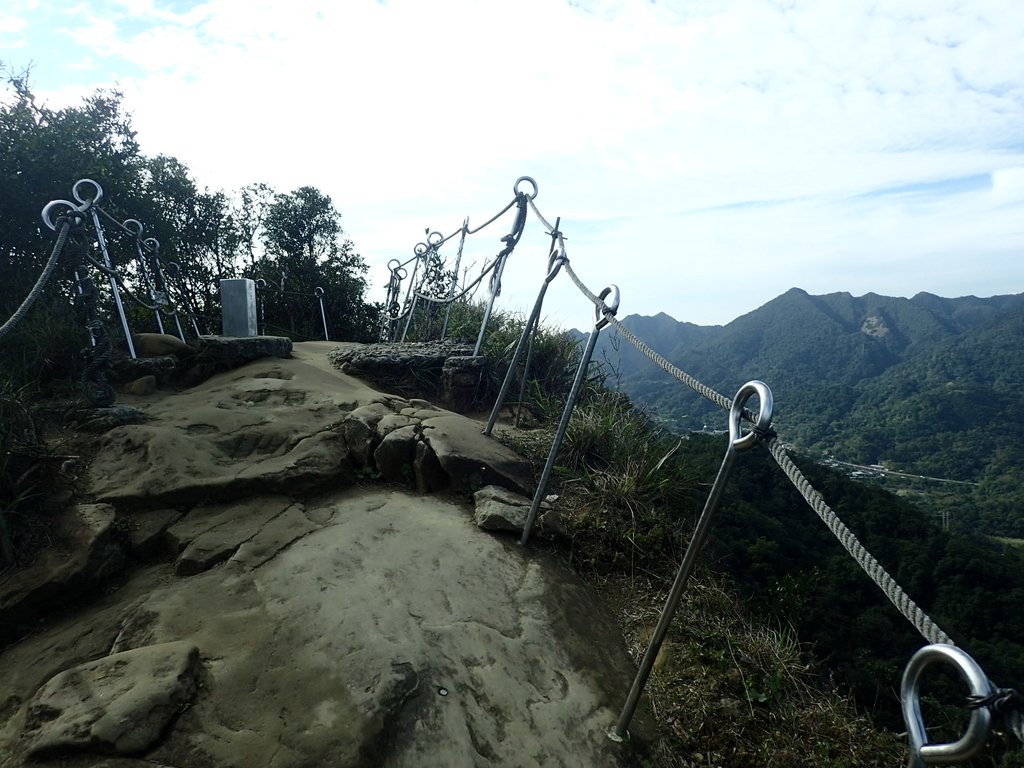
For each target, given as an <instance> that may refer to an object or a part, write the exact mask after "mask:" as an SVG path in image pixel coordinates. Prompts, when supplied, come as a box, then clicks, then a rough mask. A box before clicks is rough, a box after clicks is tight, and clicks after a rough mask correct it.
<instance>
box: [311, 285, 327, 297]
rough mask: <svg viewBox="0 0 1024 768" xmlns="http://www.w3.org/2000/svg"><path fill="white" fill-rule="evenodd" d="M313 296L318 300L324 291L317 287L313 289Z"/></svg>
mask: <svg viewBox="0 0 1024 768" xmlns="http://www.w3.org/2000/svg"><path fill="white" fill-rule="evenodd" d="M313 295H314V296H316V297H317V298H318V299H319V298H320V297H321V296H323V295H324V289H323V288H321V287H320V286H319V285H318V286H317V287H316V288H314V289H313Z"/></svg>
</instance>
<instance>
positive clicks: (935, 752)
mask: <svg viewBox="0 0 1024 768" xmlns="http://www.w3.org/2000/svg"><path fill="white" fill-rule="evenodd" d="M529 205H530V208H531V209H532V210H533V212H534V214H535V215H536V216H537V218H538V219H539V220H540V221H541V223H542V224H543V225H544V227H545V228H546V229H547V230H548V234H550V235H551V236H552V238H553V239H554V240H555V241H556V242H557V243H558V244H559V246H560V247H561V249H562V253H563V254H564V252H565V243H564V238H563V236H562V233H561V232H558V231H557V228H556V227H552V226H551V224H550V222H548V221H547V219H545V218H544V216H543V215H542V214H541V212H540V211H539V210H538V208H537V206H536V205H535V204H534V202H533V200H532V199H531V200H530V201H529ZM563 266H564V267H565V271H566V273H567V274H568V275H569V278H570V279H571V280H572V282H573V283H574V284H575V285H576V287H577V288H578V289H579V291H580V292H581V293H582V294H583V295H584V296H585V297H586V298H587V299H588V300H589V301H590V302H591V303H592V304H594V306H595V307H596V308H597V310H598V312H600V313H602V314H603V315H604V317H605V318H607V320H608V323H609V324H610V325H612V326H613V327H614V328H615V329H616V330H617V331H618V332H619V333H620V334H621V335H622V337H623V338H624V339H626V340H627V341H628V342H629V343H630V344H631V345H632V346H633V347H634V348H635V349H636V350H637V351H638V352H640V353H641V354H642V355H644V356H645V357H646V358H647V359H649V360H650V361H651V362H652V363H654V364H655V365H657V366H658V367H659V368H661V369H662V370H664V371H665V372H666V373H668V374H669V375H670V376H673V377H674V378H676V379H677V380H678V381H680V382H681V383H682V384H685V385H686V386H687V387H689V388H690V389H691V390H693V391H694V392H695V393H697V394H698V395H700V396H701V397H703V398H705V399H706V400H708V401H710V402H712V403H714V404H715V405H717V406H719V407H720V408H722V409H724V410H730V409H731V408H732V400H730V399H729V398H727V397H725V396H724V395H722V394H720V393H719V392H716V391H715V390H714V389H712V388H711V387H709V386H707V385H705V384H703V383H702V382H700V381H699V380H698V379H696V378H694V377H693V376H691V375H690V374H688V373H686V372H685V371H683V370H681V369H680V368H678V367H677V366H675V365H673V364H672V363H671V362H669V361H668V360H667V359H665V358H664V357H663V356H661V355H659V354H658V353H657V352H656V351H655V350H653V349H652V348H651V347H650V346H649V345H647V344H646V343H645V342H644V341H643V340H642V339H640V338H639V337H638V336H636V334H634V333H633V332H632V331H630V330H629V329H628V328H626V327H625V326H624V325H623V324H622V322H621V321H620V320H618V319H617V318H616V317H615V315H614V314H613V313H609V312H606V311H605V310H606V309H607V307H606V305H605V303H604V301H603V300H602V299H601V298H600V297H599V296H597V295H595V294H594V293H593V291H591V290H590V289H589V288H588V287H587V286H586V284H585V283H584V282H583V281H582V280H581V279H580V278H579V276H578V275H577V274H576V273H575V272H574V271H573V269H572V267H571V266H570V264H569V261H568V258H566V259H565V260H564V262H563ZM743 416H744V418H745V419H747V420H748V421H750V422H753V421H754V419H755V417H754V414H752V413H751V412H750V411H748V410H746V409H744V411H743ZM761 440H762V442H764V443H765V446H766V448H767V449H768V452H769V454H770V455H771V456H772V458H773V459H774V460H775V462H776V463H777V464H778V466H779V468H780V469H781V470H782V472H783V473H784V474H785V475H786V477H787V478H788V479H789V481H790V482H791V483H792V484H793V486H794V487H795V488H796V490H797V491H798V492H799V493H800V495H801V496H803V498H804V500H805V501H806V502H807V504H808V506H810V507H811V509H813V510H814V512H815V514H817V515H818V517H819V518H820V519H821V520H822V522H824V523H825V525H826V526H827V527H828V529H829V530H830V531H831V532H832V534H833V535H834V536H835V537H836V539H837V540H838V541H839V543H840V544H842V546H843V548H844V549H845V550H846V551H847V553H848V554H849V555H850V556H851V557H852V558H853V559H854V561H855V562H856V563H857V564H858V565H859V566H860V567H861V569H862V570H863V571H864V572H865V573H866V574H867V576H868V577H869V578H870V579H871V580H872V581H873V582H874V583H875V584H876V586H878V588H879V589H881V590H882V592H883V593H884V594H885V596H886V597H887V598H888V599H889V600H890V602H892V604H893V605H894V606H895V607H896V609H897V610H898V611H899V612H900V613H901V614H902V615H903V617H904V618H906V619H907V621H909V622H910V624H911V625H913V627H914V628H915V629H916V630H917V631H918V633H919V634H920V635H921V636H922V637H923V638H924V639H925V640H927V641H928V642H929V643H931V644H932V646H928V647H926V648H924V649H922V653H924V652H926V651H928V650H929V648H932V647H953V648H955V644H954V642H953V640H952V639H951V638H950V636H949V635H948V634H946V632H945V631H944V630H943V629H942V628H941V627H939V625H938V624H937V623H936V622H935V621H934V620H933V619H932V618H931V617H930V616H928V614H927V613H926V612H925V611H924V610H923V609H921V608H920V606H918V605H917V603H915V602H914V600H913V599H912V598H911V597H910V596H909V595H908V594H907V593H906V592H905V591H904V590H903V588H902V587H901V586H900V585H899V584H898V583H897V582H896V580H895V579H894V578H893V577H892V576H891V575H890V574H889V572H888V571H886V569H885V568H884V567H883V566H882V564H881V563H879V562H878V560H877V559H876V558H875V557H874V556H873V555H872V554H871V553H870V552H869V551H868V550H867V548H865V547H864V545H863V544H861V542H860V540H859V539H858V538H857V536H856V535H855V534H854V533H853V532H852V531H851V530H850V529H849V528H848V527H847V526H846V524H845V523H844V522H843V521H842V520H841V519H840V517H839V515H838V514H837V513H836V512H835V510H833V509H832V508H831V507H830V506H829V505H828V503H827V502H826V501H825V499H824V497H823V496H822V495H821V493H819V492H818V490H817V489H815V488H814V486H813V485H812V484H811V483H810V481H809V480H807V478H806V477H805V476H804V475H803V473H802V472H801V471H800V469H799V468H798V467H797V466H796V464H795V463H794V462H793V460H792V459H791V458H790V457H789V455H788V454H787V453H786V450H785V448H784V447H783V444H782V443H781V442H780V441H779V439H778V436H777V435H776V434H775V433H774V432H771V433H770V434H768V435H765V436H763V437H762V438H761ZM913 663H914V662H913V661H912V664H913ZM972 663H973V662H972ZM908 674H909V667H908ZM982 674H983V673H982ZM986 684H987V681H986ZM906 685H907V675H906V674H905V676H904V686H906ZM905 696H906V691H904V697H905ZM968 698H969V704H968V707H969V708H970V709H972V711H974V710H978V709H985V708H987V709H988V710H989V711H991V713H992V714H993V715H995V716H996V717H998V718H1000V720H1001V721H1002V723H1003V725H1004V726H1005V727H1006V728H1008V729H1009V730H1010V731H1011V732H1012V733H1013V734H1014V735H1015V736H1016V737H1017V739H1018V741H1020V742H1021V743H1022V744H1024V701H1022V697H1021V696H1020V695H1018V694H1017V692H1016V691H1015V690H1013V689H1005V688H995V687H993V688H992V689H991V693H990V694H989V695H987V696H984V697H968ZM904 705H905V708H906V706H907V703H906V699H905V700H904ZM915 708H916V718H911V719H908V724H909V727H910V728H911V733H912V738H911V746H912V753H913V754H912V755H911V761H912V762H911V765H912V766H917V765H923V764H924V762H925V760H924V756H925V753H928V760H927V762H929V763H931V762H944V763H948V762H950V760H951V759H952V757H951V756H952V755H955V754H959V755H967V754H968V750H980V749H981V747H982V746H983V743H984V739H983V738H980V739H975V740H974V743H973V744H968V742H969V741H970V739H968V736H966V735H965V736H964V737H963V738H962V739H961V741H960V742H957V743H956V744H954V745H928V744H927V735H926V734H927V730H926V729H925V728H924V725H923V721H921V718H920V709H919V705H918V704H917V703H916V701H915V702H913V703H912V704H911V706H910V711H911V712H914V711H915ZM914 719H916V723H915V722H912V721H913V720H914ZM916 728H919V729H920V730H921V731H923V733H924V735H922V736H920V738H918V737H917V735H915V734H914V731H915V729H916ZM956 750H961V752H957V751H956ZM955 761H956V760H954V762H955Z"/></svg>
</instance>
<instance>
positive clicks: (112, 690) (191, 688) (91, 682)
mask: <svg viewBox="0 0 1024 768" xmlns="http://www.w3.org/2000/svg"><path fill="white" fill-rule="evenodd" d="M198 660H199V650H198V649H197V648H196V647H195V646H194V645H191V644H190V643H187V642H172V643H164V644H162V645H149V646H145V647H143V648H138V649H136V650H131V651H123V652H121V653H114V654H111V655H110V656H107V657H105V658H102V659H98V660H96V661H91V662H88V663H86V664H81V665H79V666H77V667H72V668H71V669H68V670H65V671H64V672H61V673H60V674H58V675H55V676H54V677H53V678H51V679H50V680H49V681H47V683H46V685H44V686H43V687H42V688H40V689H39V690H38V691H37V692H36V694H35V695H34V696H33V697H32V699H31V701H29V703H28V706H27V708H26V717H25V726H24V729H23V732H22V738H23V739H24V740H25V741H26V742H27V750H26V751H27V754H29V755H31V756H38V755H41V754H45V753H48V752H56V751H67V750H85V751H109V752H114V753H119V754H135V753H138V752H142V751H143V750H145V749H146V748H147V747H150V746H152V744H153V743H154V742H155V741H157V739H158V738H159V737H160V735H161V733H162V732H163V730H164V729H165V728H166V727H167V725H168V724H169V723H170V722H171V721H172V720H173V719H174V718H175V717H176V716H177V715H178V713H179V712H180V711H181V708H182V707H183V706H184V705H185V704H186V703H188V702H189V701H190V700H191V699H192V696H193V694H194V693H195V687H196V667H197V663H198Z"/></svg>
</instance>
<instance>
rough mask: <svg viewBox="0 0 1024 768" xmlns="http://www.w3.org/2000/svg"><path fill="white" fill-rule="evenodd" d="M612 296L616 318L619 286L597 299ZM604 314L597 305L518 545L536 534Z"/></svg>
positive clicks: (607, 310) (610, 308) (609, 305)
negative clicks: (537, 522) (557, 459)
mask: <svg viewBox="0 0 1024 768" xmlns="http://www.w3.org/2000/svg"><path fill="white" fill-rule="evenodd" d="M608 296H611V301H609V302H605V313H606V314H608V315H614V314H615V313H616V312H618V310H619V288H618V286H616V285H609V286H608V287H606V288H605V289H604V290H602V291H601V293H599V294H598V298H599V299H600V300H601V301H602V302H603V301H604V299H605V298H606V297H608ZM605 313H602V311H601V308H600V307H599V306H598V305H595V306H594V328H593V330H591V332H590V338H589V339H587V346H586V349H584V351H583V357H582V358H581V359H580V367H579V369H578V370H577V371H576V379H575V380H574V381H573V383H572V388H571V389H570V390H569V397H568V399H567V400H566V403H565V410H563V411H562V419H561V421H559V422H558V430H557V431H556V432H555V439H554V441H553V442H552V443H551V451H550V453H548V460H547V462H545V464H544V470H543V472H541V475H540V481H539V482H538V483H537V491H536V492H535V493H534V494H533V502H532V503H531V504H530V513H529V514H528V515H527V517H526V525H524V526H523V537H522V538H521V539H520V540H519V543H520V544H522V545H523V546H525V545H526V544H527V543H528V542H529V541H530V532H531V531H532V530H533V524H534V522H535V521H536V520H537V512H538V510H540V505H541V502H542V501H544V492H545V491H546V490H547V487H548V481H549V480H550V479H551V470H553V469H554V468H555V459H556V458H558V451H559V449H561V447H562V439H563V438H564V437H565V431H566V429H568V427H569V419H570V418H571V417H572V410H573V408H575V407H576V400H577V399H578V398H579V395H580V390H581V389H582V388H583V382H584V381H585V380H586V378H587V368H588V367H589V366H590V358H591V356H592V355H593V354H594V347H595V346H596V345H597V337H598V336H599V335H600V334H601V329H602V328H604V327H605V326H606V325H608V318H607V317H606V316H605Z"/></svg>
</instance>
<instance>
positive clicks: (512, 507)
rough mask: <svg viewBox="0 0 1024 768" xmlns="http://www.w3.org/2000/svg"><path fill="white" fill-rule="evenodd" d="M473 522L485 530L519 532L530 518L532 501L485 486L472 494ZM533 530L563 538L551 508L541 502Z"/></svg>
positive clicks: (562, 532)
mask: <svg viewBox="0 0 1024 768" xmlns="http://www.w3.org/2000/svg"><path fill="white" fill-rule="evenodd" d="M473 502H474V513H473V519H474V521H475V522H476V524H477V526H478V527H479V528H483V529H484V530H485V531H507V532H510V533H522V532H523V529H524V528H525V527H526V520H527V518H528V517H529V515H530V507H531V506H532V504H533V499H528V498H526V497H525V496H520V495H519V494H518V493H513V492H512V491H510V490H508V489H507V488H502V487H500V486H497V485H489V486H487V487H486V488H481V489H480V490H479V491H477V492H476V493H474V494H473ZM534 524H535V526H536V528H535V529H534V530H537V531H542V532H545V533H549V534H555V535H560V536H562V535H565V528H564V527H563V525H562V522H561V520H560V519H559V517H558V513H557V512H555V511H554V510H553V509H552V508H551V505H550V504H549V503H548V502H546V501H542V502H541V503H540V507H539V508H538V512H537V519H536V520H535V521H534Z"/></svg>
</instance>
